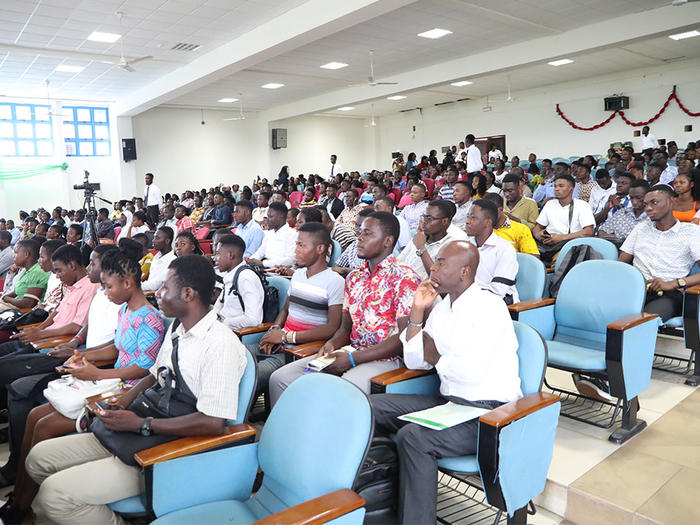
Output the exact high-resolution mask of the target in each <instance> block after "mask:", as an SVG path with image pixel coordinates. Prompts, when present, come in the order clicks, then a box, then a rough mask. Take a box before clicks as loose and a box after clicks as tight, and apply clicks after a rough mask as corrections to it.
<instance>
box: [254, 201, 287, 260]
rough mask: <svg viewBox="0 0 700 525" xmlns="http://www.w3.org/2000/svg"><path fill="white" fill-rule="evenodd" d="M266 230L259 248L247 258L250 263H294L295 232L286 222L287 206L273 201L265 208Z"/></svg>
mask: <svg viewBox="0 0 700 525" xmlns="http://www.w3.org/2000/svg"><path fill="white" fill-rule="evenodd" d="M267 227H268V229H267V231H266V232H265V238H264V239H263V242H262V244H261V245H260V248H258V249H257V250H256V252H255V253H254V254H253V255H252V257H250V258H249V259H248V262H249V263H250V264H257V265H263V266H265V267H266V268H274V267H275V266H291V265H292V264H294V248H295V245H296V240H297V232H296V231H295V230H292V229H291V228H290V227H289V225H288V224H287V207H286V206H285V205H284V204H282V203H280V202H273V203H272V204H270V206H268V209H267Z"/></svg>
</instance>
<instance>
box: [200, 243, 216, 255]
mask: <svg viewBox="0 0 700 525" xmlns="http://www.w3.org/2000/svg"><path fill="white" fill-rule="evenodd" d="M199 247H200V248H202V251H203V252H204V253H205V254H207V255H211V254H212V253H213V252H212V249H211V241H207V240H201V241H199Z"/></svg>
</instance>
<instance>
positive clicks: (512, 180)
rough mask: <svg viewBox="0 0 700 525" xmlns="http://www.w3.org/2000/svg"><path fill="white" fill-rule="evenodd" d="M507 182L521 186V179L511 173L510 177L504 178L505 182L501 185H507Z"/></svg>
mask: <svg viewBox="0 0 700 525" xmlns="http://www.w3.org/2000/svg"><path fill="white" fill-rule="evenodd" d="M506 182H513V183H515V184H517V185H520V177H518V176H517V175H514V174H513V173H509V174H508V175H506V176H505V177H503V182H502V183H501V184H505V183H506Z"/></svg>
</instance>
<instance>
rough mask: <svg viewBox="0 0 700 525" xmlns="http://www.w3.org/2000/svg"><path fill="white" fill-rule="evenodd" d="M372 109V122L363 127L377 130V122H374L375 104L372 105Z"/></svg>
mask: <svg viewBox="0 0 700 525" xmlns="http://www.w3.org/2000/svg"><path fill="white" fill-rule="evenodd" d="M370 108H371V115H372V120H370V122H369V124H366V125H365V126H363V127H365V128H376V127H377V123H376V121H375V120H374V104H371V105H370Z"/></svg>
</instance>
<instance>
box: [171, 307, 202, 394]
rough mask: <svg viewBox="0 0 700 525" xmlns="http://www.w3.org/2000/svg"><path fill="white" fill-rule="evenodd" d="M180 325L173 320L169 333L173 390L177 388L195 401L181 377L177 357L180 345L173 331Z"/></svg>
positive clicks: (178, 337) (178, 321)
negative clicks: (171, 348)
mask: <svg viewBox="0 0 700 525" xmlns="http://www.w3.org/2000/svg"><path fill="white" fill-rule="evenodd" d="M179 325H180V320H179V319H175V321H173V326H172V331H171V333H170V337H171V341H172V343H173V352H172V354H171V356H170V358H171V361H172V363H173V371H174V372H175V385H176V386H175V388H177V389H178V390H179V391H180V392H182V393H183V394H185V395H187V396H191V397H193V398H195V399H197V396H195V395H194V394H193V393H192V390H190V387H189V386H187V381H185V378H184V377H183V376H182V372H180V358H179V356H178V347H179V343H180V336H178V335H177V334H176V333H175V330H176V329H177V327H178V326H179Z"/></svg>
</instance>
